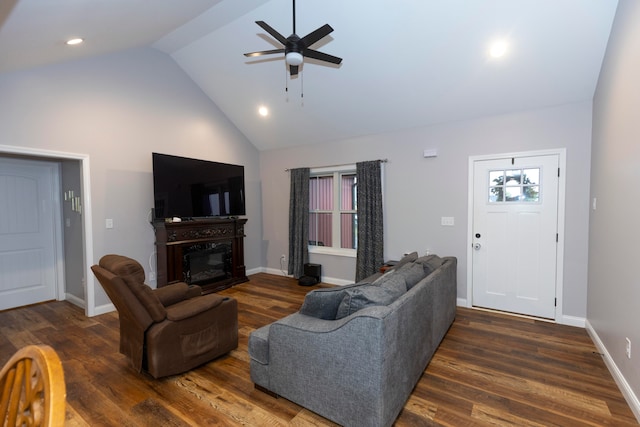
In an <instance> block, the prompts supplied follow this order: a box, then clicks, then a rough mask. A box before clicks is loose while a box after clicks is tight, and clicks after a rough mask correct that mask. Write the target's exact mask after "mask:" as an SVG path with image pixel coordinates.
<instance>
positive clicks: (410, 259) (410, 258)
mask: <svg viewBox="0 0 640 427" xmlns="http://www.w3.org/2000/svg"><path fill="white" fill-rule="evenodd" d="M417 258H418V252H411V253H410V254H407V255H405V256H403V257H402V259H401V260H400V261H398V263H397V264H396V265H394V270H397V269H399V268H400V267H402V266H403V265H405V264H407V263H410V262H413V261H415V260H416V259H417Z"/></svg>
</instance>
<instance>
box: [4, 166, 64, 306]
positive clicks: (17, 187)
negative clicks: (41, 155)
mask: <svg viewBox="0 0 640 427" xmlns="http://www.w3.org/2000/svg"><path fill="white" fill-rule="evenodd" d="M57 179H58V166H57V164H55V163H49V162H38V161H26V160H18V159H0V218H2V220H0V310H4V309H7V308H13V307H18V306H22V305H27V304H33V303H37V302H41V301H47V300H51V299H55V297H56V290H57V264H56V249H55V248H56V239H55V237H56V235H55V233H56V226H55V221H56V218H58V217H59V215H58V213H57V209H58V207H57V206H56V203H55V200H56V199H55V194H56V193H55V190H56V189H57V188H58V186H57Z"/></svg>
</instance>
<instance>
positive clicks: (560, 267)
mask: <svg viewBox="0 0 640 427" xmlns="http://www.w3.org/2000/svg"><path fill="white" fill-rule="evenodd" d="M549 155H557V156H558V167H559V168H560V177H559V178H558V218H557V230H558V245H557V251H556V310H555V317H554V320H555V321H556V323H563V322H562V319H563V309H562V307H563V298H562V296H563V289H564V281H563V278H564V241H565V232H564V218H565V200H566V193H565V190H566V176H567V173H566V170H567V149H566V148H555V149H549V150H536V151H520V152H511V153H500V154H486V155H478V156H469V169H468V187H467V192H468V199H467V305H466V306H467V307H469V308H473V262H472V259H473V200H474V194H473V193H474V191H473V186H474V182H473V170H474V164H475V162H477V161H483V160H499V159H510V158H512V157H532V156H549Z"/></svg>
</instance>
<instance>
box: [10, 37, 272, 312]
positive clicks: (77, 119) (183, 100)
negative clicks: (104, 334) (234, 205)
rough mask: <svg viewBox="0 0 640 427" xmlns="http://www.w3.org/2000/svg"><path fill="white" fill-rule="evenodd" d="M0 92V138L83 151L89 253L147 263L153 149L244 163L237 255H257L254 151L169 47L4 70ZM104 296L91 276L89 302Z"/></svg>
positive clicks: (252, 262) (252, 264) (251, 260)
mask: <svg viewBox="0 0 640 427" xmlns="http://www.w3.org/2000/svg"><path fill="white" fill-rule="evenodd" d="M0 99H1V100H2V102H1V103H0V144H1V145H10V146H18V147H29V148H32V149H46V150H55V151H60V152H71V153H81V154H88V155H89V156H90V170H91V193H92V194H91V196H92V206H91V207H92V211H93V227H92V231H93V245H94V247H93V252H94V257H95V259H94V260H89V262H96V261H98V259H99V258H100V257H101V256H102V255H104V254H107V253H121V254H125V255H128V256H131V257H133V258H135V259H137V260H138V261H140V263H141V264H142V265H143V266H144V267H145V269H146V270H147V272H149V270H150V263H149V260H150V259H152V260H153V259H154V250H155V248H154V233H153V229H152V228H151V226H150V225H149V218H150V209H151V207H152V206H153V184H152V166H151V152H152V151H156V152H161V153H167V154H175V155H180V156H186V157H196V158H200V159H206V160H215V161H221V162H226V163H235V164H242V165H244V166H245V168H246V169H245V173H246V177H245V178H246V192H247V218H248V219H249V221H248V223H247V227H246V228H245V232H246V234H247V238H246V240H245V264H246V265H247V267H248V268H249V269H251V268H257V267H259V266H260V265H261V252H260V238H261V235H262V226H261V219H260V217H261V214H260V195H259V192H260V184H259V179H260V176H259V173H258V166H259V160H258V157H259V156H258V152H257V150H256V149H255V147H254V146H253V145H252V144H251V143H250V142H249V141H248V140H247V139H246V138H245V137H244V136H243V135H242V134H241V133H240V132H239V131H238V130H237V129H236V128H235V126H233V125H232V124H231V123H230V122H229V120H228V119H227V118H226V116H225V115H224V114H223V113H222V112H221V111H220V110H219V109H218V108H217V107H216V106H215V105H214V104H213V103H212V102H211V100H210V99H209V98H208V97H206V96H205V95H204V93H203V92H202V91H201V90H200V89H199V88H198V87H197V86H196V85H195V84H194V83H193V81H192V80H191V79H189V78H188V76H187V75H186V74H185V73H184V72H183V71H182V70H181V69H180V68H179V67H178V66H177V65H176V64H175V62H174V61H173V60H172V59H171V58H170V57H169V56H168V55H166V54H164V53H160V52H159V51H156V50H154V49H134V50H130V51H126V52H122V53H118V54H112V55H104V56H100V57H95V58H90V59H85V60H78V61H73V62H68V63H64V64H57V65H51V66H47V67H42V68H37V69H32V70H28V71H21V72H15V73H10V74H4V75H2V76H0ZM106 218H112V219H113V221H114V228H113V229H109V230H107V229H105V219H106ZM152 266H153V267H154V268H155V262H153V263H152ZM152 284H153V283H152ZM108 302H109V300H108V298H107V296H106V295H105V294H104V292H103V291H102V289H101V287H100V286H99V285H96V305H97V306H100V305H102V304H106V303H108Z"/></svg>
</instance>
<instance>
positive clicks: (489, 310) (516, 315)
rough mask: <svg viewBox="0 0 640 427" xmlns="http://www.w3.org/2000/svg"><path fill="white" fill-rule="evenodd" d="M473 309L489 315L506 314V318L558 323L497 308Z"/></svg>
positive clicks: (473, 307) (475, 307)
mask: <svg viewBox="0 0 640 427" xmlns="http://www.w3.org/2000/svg"><path fill="white" fill-rule="evenodd" d="M471 308H472V309H474V310H479V311H486V312H488V313H495V314H504V315H505V316H513V317H520V318H521V319H529V320H538V321H540V322H546V323H556V321H555V320H554V319H548V318H546V317H536V316H531V315H528V314H521V313H514V312H512V311H503V310H497V309H495V308H485V307H478V306H475V305H474V306H472V307H471Z"/></svg>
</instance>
